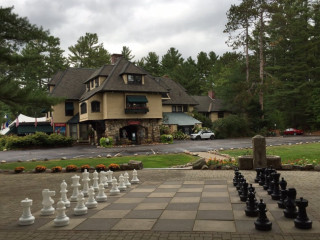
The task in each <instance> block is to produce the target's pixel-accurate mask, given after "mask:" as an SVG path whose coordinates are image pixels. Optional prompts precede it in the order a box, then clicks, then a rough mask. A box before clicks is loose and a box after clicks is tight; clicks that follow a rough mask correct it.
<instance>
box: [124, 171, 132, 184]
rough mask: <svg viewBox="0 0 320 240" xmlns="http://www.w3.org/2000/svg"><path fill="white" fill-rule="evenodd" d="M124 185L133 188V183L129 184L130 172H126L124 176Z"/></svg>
mask: <svg viewBox="0 0 320 240" xmlns="http://www.w3.org/2000/svg"><path fill="white" fill-rule="evenodd" d="M123 177H124V184H125V185H126V187H127V188H130V187H131V183H130V182H129V174H128V172H125V173H124V175H123Z"/></svg>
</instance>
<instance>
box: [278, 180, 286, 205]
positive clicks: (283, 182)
mask: <svg viewBox="0 0 320 240" xmlns="http://www.w3.org/2000/svg"><path fill="white" fill-rule="evenodd" d="M279 185H280V187H281V190H280V200H279V201H278V207H279V208H286V206H285V204H284V201H285V200H286V198H287V189H286V188H287V181H286V180H284V178H282V179H281V181H280V182H279Z"/></svg>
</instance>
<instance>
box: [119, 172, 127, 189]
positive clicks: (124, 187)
mask: <svg viewBox="0 0 320 240" xmlns="http://www.w3.org/2000/svg"><path fill="white" fill-rule="evenodd" d="M118 188H119V190H120V191H121V192H123V191H126V190H127V187H126V185H125V184H124V177H123V175H122V174H121V175H120V177H119V187H118Z"/></svg>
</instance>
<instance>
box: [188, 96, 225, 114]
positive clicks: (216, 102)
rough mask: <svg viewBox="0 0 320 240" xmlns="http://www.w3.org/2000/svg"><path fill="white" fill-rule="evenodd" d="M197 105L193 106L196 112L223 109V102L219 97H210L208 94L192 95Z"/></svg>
mask: <svg viewBox="0 0 320 240" xmlns="http://www.w3.org/2000/svg"><path fill="white" fill-rule="evenodd" d="M192 97H193V98H194V99H195V100H196V101H197V102H198V103H199V105H197V106H195V109H196V110H197V111H198V112H218V111H223V103H222V101H221V100H220V99H212V98H210V97H209V96H192Z"/></svg>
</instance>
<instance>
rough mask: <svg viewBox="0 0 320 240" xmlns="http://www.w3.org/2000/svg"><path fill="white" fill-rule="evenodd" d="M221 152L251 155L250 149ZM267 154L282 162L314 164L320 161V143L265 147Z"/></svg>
mask: <svg viewBox="0 0 320 240" xmlns="http://www.w3.org/2000/svg"><path fill="white" fill-rule="evenodd" d="M221 153H225V154H229V155H230V156H231V157H235V158H236V157H238V156H241V155H252V149H244V150H239V149H236V150H225V151H221ZM267 155H278V156H280V157H281V160H282V163H291V164H299V165H304V164H307V163H310V164H314V165H316V164H319V163H320V143H310V144H299V145H286V146H273V147H267Z"/></svg>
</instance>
